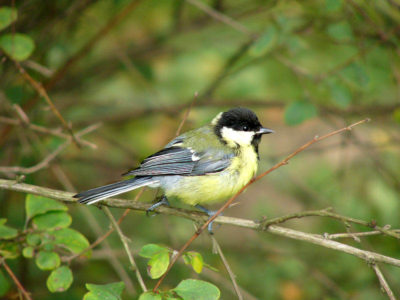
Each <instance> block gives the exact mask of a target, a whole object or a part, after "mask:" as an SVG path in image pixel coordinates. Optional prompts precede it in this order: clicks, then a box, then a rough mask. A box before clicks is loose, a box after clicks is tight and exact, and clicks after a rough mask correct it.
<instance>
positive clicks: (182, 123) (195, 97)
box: [175, 92, 199, 136]
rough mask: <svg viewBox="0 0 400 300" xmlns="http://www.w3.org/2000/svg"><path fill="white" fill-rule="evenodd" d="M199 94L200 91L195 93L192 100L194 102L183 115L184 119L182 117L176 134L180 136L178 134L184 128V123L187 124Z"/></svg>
mask: <svg viewBox="0 0 400 300" xmlns="http://www.w3.org/2000/svg"><path fill="white" fill-rule="evenodd" d="M198 96H199V93H198V92H195V93H194V96H193V100H192V102H191V103H190V106H189V107H188V109H187V110H186V112H185V115H184V116H183V119H182V121H181V123H180V124H179V126H178V129H177V130H176V133H175V136H178V135H180V134H181V130H182V128H183V125H184V124H185V122H186V120H187V118H188V117H189V113H190V111H191V110H192V108H193V105H194V103H195V102H196V99H197V97H198Z"/></svg>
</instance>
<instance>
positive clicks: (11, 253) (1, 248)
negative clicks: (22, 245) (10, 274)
mask: <svg viewBox="0 0 400 300" xmlns="http://www.w3.org/2000/svg"><path fill="white" fill-rule="evenodd" d="M19 255H20V251H19V244H18V243H14V242H8V241H3V242H1V243H0V256H3V257H4V258H8V259H14V258H17V257H18V256H19Z"/></svg>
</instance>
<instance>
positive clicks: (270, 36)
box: [249, 25, 278, 56]
mask: <svg viewBox="0 0 400 300" xmlns="http://www.w3.org/2000/svg"><path fill="white" fill-rule="evenodd" d="M277 41H278V31H277V29H276V28H275V26H273V25H271V26H269V27H268V28H267V30H266V31H265V32H264V33H263V34H262V35H261V36H260V37H259V38H258V40H257V41H256V42H255V43H254V45H253V46H252V47H251V48H250V50H249V54H250V55H253V56H261V55H265V54H267V53H268V52H270V51H271V50H272V49H273V48H274V47H275V45H276V44H277Z"/></svg>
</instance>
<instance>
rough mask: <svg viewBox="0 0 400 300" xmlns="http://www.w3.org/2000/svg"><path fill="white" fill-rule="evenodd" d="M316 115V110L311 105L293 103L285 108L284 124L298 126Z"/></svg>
mask: <svg viewBox="0 0 400 300" xmlns="http://www.w3.org/2000/svg"><path fill="white" fill-rule="evenodd" d="M316 115H317V109H316V108H315V106H314V105H313V104H312V103H309V102H306V101H295V102H292V103H290V104H289V105H288V106H287V107H286V109H285V116H284V118H285V122H286V124H288V125H298V124H301V123H303V122H304V121H305V120H308V119H311V118H313V117H315V116H316Z"/></svg>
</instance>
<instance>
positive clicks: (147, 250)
mask: <svg viewBox="0 0 400 300" xmlns="http://www.w3.org/2000/svg"><path fill="white" fill-rule="evenodd" d="M161 251H169V249H168V248H167V247H163V246H160V245H157V244H147V245H144V246H143V247H142V249H140V252H139V255H140V256H142V257H146V258H152V257H153V256H154V255H156V254H158V253H160V252H161Z"/></svg>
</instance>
